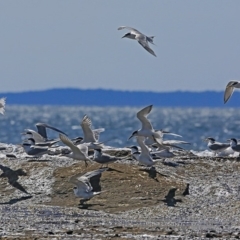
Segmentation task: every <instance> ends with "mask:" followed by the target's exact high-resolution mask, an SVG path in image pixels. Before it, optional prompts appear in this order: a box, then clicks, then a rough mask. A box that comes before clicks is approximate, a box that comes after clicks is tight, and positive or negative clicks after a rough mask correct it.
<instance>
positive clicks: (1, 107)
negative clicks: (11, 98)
mask: <svg viewBox="0 0 240 240" xmlns="http://www.w3.org/2000/svg"><path fill="white" fill-rule="evenodd" d="M5 104H6V98H0V113H1V114H3V115H4V112H5Z"/></svg>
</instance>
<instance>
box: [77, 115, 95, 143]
mask: <svg viewBox="0 0 240 240" xmlns="http://www.w3.org/2000/svg"><path fill="white" fill-rule="evenodd" d="M91 126H92V121H91V119H90V118H89V117H88V116H87V115H85V116H84V117H83V119H82V122H81V127H82V130H83V134H84V142H96V139H95V137H94V133H93V131H92V129H91Z"/></svg>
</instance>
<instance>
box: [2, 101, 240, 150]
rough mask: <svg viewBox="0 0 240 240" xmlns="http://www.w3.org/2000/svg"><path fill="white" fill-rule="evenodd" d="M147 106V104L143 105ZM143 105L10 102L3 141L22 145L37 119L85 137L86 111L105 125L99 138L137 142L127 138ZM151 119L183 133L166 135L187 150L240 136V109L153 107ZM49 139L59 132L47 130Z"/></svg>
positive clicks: (121, 143)
mask: <svg viewBox="0 0 240 240" xmlns="http://www.w3.org/2000/svg"><path fill="white" fill-rule="evenodd" d="M143 107H144V106H143ZM140 109H141V107H136V108H132V107H83V106H22V105H21V106H20V105H19V106H18V105H7V106H6V112H5V115H4V116H2V115H0V142H1V143H8V144H10V143H11V144H20V143H21V142H22V140H23V136H22V135H21V133H22V132H23V131H24V129H26V128H30V129H33V130H36V128H35V124H36V123H37V122H45V123H48V124H50V125H53V126H55V127H57V128H59V129H60V130H62V131H64V132H65V133H66V134H68V136H69V137H71V138H73V137H77V136H82V130H81V127H80V122H81V120H82V118H83V116H84V115H85V114H87V115H88V116H89V117H90V119H91V120H92V126H93V128H105V131H104V132H103V133H101V135H100V141H103V142H105V141H106V145H109V146H113V147H125V146H129V145H133V144H135V143H136V142H135V140H134V139H131V140H129V141H128V138H129V136H130V135H131V133H132V132H133V131H135V130H137V129H139V128H140V126H141V125H140V122H139V120H138V119H137V117H136V113H137V112H138V111H139V110H140ZM149 119H150V121H151V122H152V125H153V127H154V128H155V129H164V130H167V131H170V132H174V133H177V134H180V135H182V138H177V137H173V136H167V135H165V136H164V139H178V140H184V141H188V142H190V143H191V145H189V146H184V147H185V148H186V149H188V150H195V151H202V150H205V149H207V147H206V142H204V141H203V139H204V138H206V137H214V138H216V139H217V140H218V141H221V142H225V141H226V140H227V139H229V138H232V137H234V138H237V139H240V109H236V108H229V109H226V108H225V109H221V108H158V107H153V109H152V111H151V113H150V114H149ZM48 135H49V138H57V137H58V134H57V133H56V132H54V131H52V130H48Z"/></svg>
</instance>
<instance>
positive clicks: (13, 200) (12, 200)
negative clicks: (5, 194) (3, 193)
mask: <svg viewBox="0 0 240 240" xmlns="http://www.w3.org/2000/svg"><path fill="white" fill-rule="evenodd" d="M30 198H32V196H26V197H20V198H13V199H11V200H9V201H8V202H4V203H0V205H6V204H10V205H12V204H15V203H17V202H21V201H24V200H27V199H30Z"/></svg>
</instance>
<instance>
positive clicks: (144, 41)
mask: <svg viewBox="0 0 240 240" xmlns="http://www.w3.org/2000/svg"><path fill="white" fill-rule="evenodd" d="M125 28H126V29H128V30H130V32H129V33H126V34H125V35H124V36H123V37H122V38H125V37H126V38H130V39H134V40H137V41H138V43H139V44H140V45H141V46H142V47H143V48H144V49H145V50H147V51H148V52H149V53H151V54H152V55H153V56H155V57H156V54H155V53H154V51H153V50H152V49H151V48H150V47H149V45H148V42H150V43H151V44H154V43H153V38H154V36H151V37H148V36H146V35H144V34H143V33H141V32H139V31H138V30H137V29H134V28H131V27H126V26H121V27H119V28H118V30H122V29H125Z"/></svg>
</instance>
